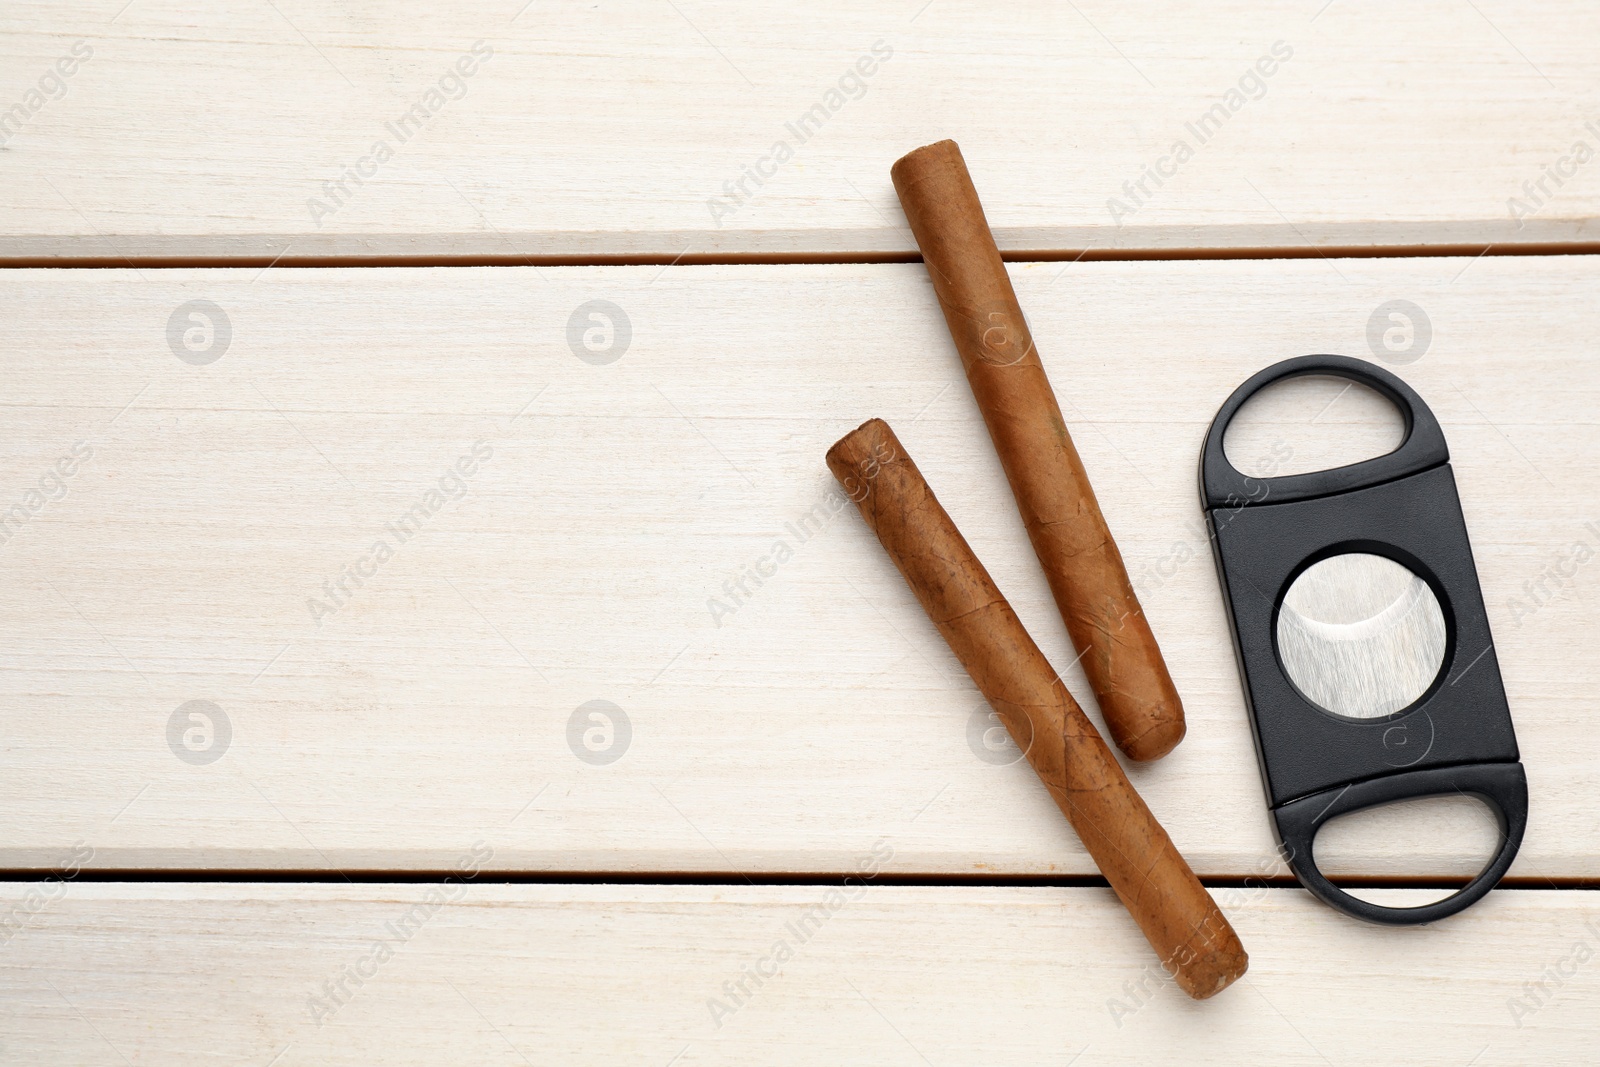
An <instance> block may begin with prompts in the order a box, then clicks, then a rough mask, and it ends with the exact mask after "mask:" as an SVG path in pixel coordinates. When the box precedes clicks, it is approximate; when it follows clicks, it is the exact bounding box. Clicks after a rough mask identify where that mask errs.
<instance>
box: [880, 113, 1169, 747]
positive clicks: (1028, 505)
mask: <svg viewBox="0 0 1600 1067" xmlns="http://www.w3.org/2000/svg"><path fill="white" fill-rule="evenodd" d="M891 173H892V175H893V177H894V187H895V190H896V191H897V192H898V193H899V194H900V203H901V204H902V205H903V206H904V207H905V212H906V219H907V221H909V222H910V223H911V232H912V233H913V234H914V235H915V236H916V238H917V244H918V246H919V247H921V249H922V258H923V260H924V261H926V263H927V264H928V276H929V277H930V278H932V279H933V291H934V292H935V293H936V294H937V295H938V297H939V305H940V306H941V307H943V308H944V317H945V321H946V322H947V323H949V325H950V335H951V336H952V337H954V338H955V342H956V348H957V350H958V351H960V353H961V362H962V365H963V366H965V367H966V371H967V380H968V381H969V382H971V383H972V392H973V394H974V395H975V396H976V397H977V398H978V407H979V408H980V409H982V411H983V420H984V422H986V423H987V424H988V426H989V436H990V437H991V438H992V439H993V440H994V446H995V449H996V451H998V452H999V453H1000V462H1001V464H1002V465H1003V466H1004V467H1005V470H1006V478H1007V479H1008V480H1009V481H1010V482H1011V491H1012V493H1013V494H1014V495H1015V496H1016V498H1017V506H1018V507H1019V508H1021V509H1022V521H1023V524H1024V525H1025V526H1026V527H1027V529H1028V536H1029V538H1031V539H1032V541H1033V550H1034V552H1035V553H1036V554H1037V555H1038V556H1039V562H1040V563H1041V564H1042V565H1043V566H1044V573H1045V577H1046V578H1047V579H1049V582H1050V591H1051V593H1052V594H1054V596H1055V600H1056V606H1057V607H1058V608H1060V609H1061V615H1062V617H1063V618H1064V619H1066V623H1067V632H1068V633H1070V634H1071V635H1072V643H1073V644H1074V645H1075V646H1077V649H1078V652H1079V654H1080V656H1081V657H1082V659H1083V670H1084V673H1085V674H1087V675H1088V676H1089V685H1090V686H1091V687H1092V688H1093V689H1094V695H1095V699H1097V700H1098V701H1099V702H1100V712H1101V714H1102V715H1104V716H1105V721H1106V725H1107V726H1108V727H1110V728H1111V739H1112V740H1113V741H1115V742H1116V743H1117V747H1118V748H1120V749H1122V751H1124V752H1126V753H1127V754H1128V756H1129V757H1130V758H1132V759H1136V760H1151V759H1156V758H1157V757H1160V756H1164V755H1166V754H1167V753H1168V752H1171V751H1172V749H1173V747H1174V746H1175V745H1177V743H1178V742H1179V741H1181V740H1183V731H1184V726H1183V704H1182V702H1180V701H1179V699H1178V691H1177V689H1176V688H1174V687H1173V684H1172V676H1171V675H1169V674H1168V673H1167V665H1166V663H1165V661H1163V660H1162V658H1161V649H1160V648H1158V647H1157V646H1156V639H1155V636H1154V635H1153V634H1151V632H1150V623H1149V622H1148V621H1147V620H1146V619H1145V616H1144V612H1143V610H1141V609H1140V607H1139V598H1138V597H1137V596H1135V595H1134V592H1133V586H1132V585H1131V584H1130V583H1129V582H1128V572H1127V571H1126V570H1125V569H1124V568H1123V565H1122V553H1120V552H1118V551H1117V543H1116V542H1115V541H1113V540H1112V539H1111V531H1110V530H1109V529H1108V528H1107V527H1106V520H1105V517H1104V516H1103V515H1101V514H1100V505H1099V504H1098V503H1097V502H1096V501H1095V497H1094V490H1093V489H1092V488H1090V486H1089V476H1088V475H1087V474H1085V473H1084V470H1083V462H1082V461H1081V460H1080V459H1079V458H1078V451H1077V449H1075V448H1073V447H1072V438H1071V437H1069V436H1068V435H1067V426H1066V423H1065V422H1063V421H1062V419H1061V408H1060V406H1059V405H1057V404H1056V395H1055V393H1054V392H1053V391H1052V390H1051V388H1050V382H1049V379H1047V378H1046V377H1045V373H1044V365H1043V364H1042V363H1040V362H1039V353H1038V352H1037V351H1036V350H1035V349H1034V347H1033V338H1032V337H1031V336H1030V335H1029V333H1028V324H1027V322H1026V321H1025V320H1024V319H1023V317H1022V309H1021V308H1020V307H1019V306H1018V305H1017V294H1016V293H1015V292H1014V291H1013V290H1012V288H1011V279H1010V278H1009V277H1008V276H1007V275H1006V268H1005V264H1004V263H1002V262H1001V260H1000V250H999V249H997V248H996V247H995V244H994V235H993V234H991V233H990V232H989V223H988V221H987V220H986V219H985V218H984V215H983V204H982V203H980V202H979V200H978V191H977V190H976V189H974V188H973V186H972V178H971V176H970V175H969V174H967V165H966V162H965V161H964V160H963V159H962V158H961V149H959V148H957V147H956V143H955V142H954V141H940V142H939V143H937V144H931V145H928V146H926V147H924V148H919V149H917V150H916V151H915V152H912V153H911V154H910V155H908V156H905V157H904V158H903V159H901V160H900V161H899V162H898V163H896V164H895V165H894V168H893V169H892V171H891Z"/></svg>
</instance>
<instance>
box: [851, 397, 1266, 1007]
mask: <svg viewBox="0 0 1600 1067" xmlns="http://www.w3.org/2000/svg"><path fill="white" fill-rule="evenodd" d="M828 467H829V469H830V470H832V471H833V475H834V477H835V478H837V479H838V480H839V484H840V485H841V486H843V487H844V490H845V492H846V493H847V494H848V495H849V497H850V499H851V500H853V501H855V503H856V506H857V507H858V508H860V509H861V515H862V517H863V518H864V519H866V520H867V525H868V526H870V527H871V528H872V531H873V532H874V533H875V534H877V535H878V540H879V541H881V542H882V543H883V547H884V549H885V550H886V551H887V552H888V553H889V558H890V559H892V560H894V564H895V566H896V567H898V568H900V573H901V574H902V575H904V576H905V579H906V582H907V584H909V585H910V586H911V589H912V591H913V592H914V593H916V595H917V599H918V600H919V601H921V602H922V607H923V609H924V610H925V611H926V612H927V613H928V618H930V619H932V620H933V623H934V625H935V626H937V627H938V628H939V632H940V633H941V634H943V635H944V639H945V641H946V642H948V643H949V645H950V650H951V651H952V652H954V653H955V654H956V658H957V659H959V660H960V661H961V665H962V666H963V667H965V668H966V669H967V673H968V674H969V675H971V676H972V680H973V682H975V683H976V684H977V686H978V689H979V690H981V691H982V693H983V695H984V697H985V698H986V699H987V700H988V701H989V704H990V706H991V707H993V708H994V710H995V711H996V712H998V713H999V715H1000V718H1001V720H1002V721H1003V722H1004V723H1005V725H1006V729H1007V730H1008V731H1010V733H1011V736H1012V738H1013V739H1014V740H1015V741H1016V743H1017V747H1019V748H1020V749H1022V751H1023V752H1024V753H1026V754H1027V757H1028V762H1029V763H1031V764H1032V765H1033V769H1034V770H1035V771H1037V772H1038V774H1039V777H1040V778H1041V779H1043V781H1044V784H1045V786H1046V788H1048V789H1049V790H1050V795H1051V796H1052V797H1053V798H1054V799H1055V802H1056V804H1057V806H1059V807H1060V808H1061V810H1062V812H1063V813H1065V815H1066V816H1067V819H1068V820H1069V821H1070V822H1071V823H1072V828H1073V829H1074V830H1076V831H1077V832H1078V837H1079V838H1080V839H1081V840H1082V841H1083V844H1084V847H1085V848H1087V849H1088V850H1089V855H1091V856H1093V857H1094V861H1095V863H1096V864H1098V865H1099V867H1100V871H1101V873H1103V874H1104V875H1105V876H1106V880H1107V881H1109V882H1110V883H1111V888H1112V889H1114V890H1116V893H1117V896H1118V897H1119V898H1121V900H1122V903H1123V904H1124V905H1126V906H1127V909H1128V911H1129V913H1131V914H1132V915H1133V918H1134V921H1135V922H1137V923H1138V924H1139V928H1140V929H1141V930H1143V931H1144V936H1145V937H1146V938H1148V939H1149V941H1150V945H1151V947H1152V948H1154V949H1155V950H1156V955H1157V956H1158V957H1160V959H1161V963H1162V965H1163V966H1164V967H1165V968H1166V969H1167V971H1168V972H1169V973H1171V974H1172V975H1173V977H1174V978H1176V979H1177V982H1178V984H1179V985H1180V986H1181V987H1182V988H1183V990H1184V992H1186V993H1188V994H1189V995H1190V996H1191V997H1194V998H1195V999H1197V1000H1203V999H1204V998H1206V997H1209V996H1211V995H1213V994H1215V993H1218V992H1221V991H1222V990H1223V989H1226V988H1227V987H1228V985H1229V983H1231V982H1232V981H1233V980H1234V979H1235V978H1238V977H1239V976H1240V975H1241V974H1243V973H1244V972H1245V967H1246V966H1247V965H1248V962H1249V959H1248V957H1247V956H1246V955H1245V951H1244V948H1243V946H1242V945H1240V944H1239V938H1238V935H1236V934H1235V933H1234V932H1233V927H1232V926H1230V925H1229V924H1228V920H1227V919H1226V918H1225V917H1224V916H1223V914H1222V911H1221V910H1220V909H1219V908H1218V907H1217V904H1216V901H1214V900H1212V899H1211V894H1210V893H1208V892H1207V891H1206V888H1205V887H1204V886H1202V885H1201V884H1200V880H1199V879H1198V878H1196V877H1195V875H1194V872H1193V871H1191V870H1190V869H1189V865H1188V864H1187V863H1186V862H1184V859H1183V857H1182V856H1181V855H1179V854H1178V850H1177V849H1176V848H1175V847H1173V844H1172V839H1171V838H1169V837H1168V836H1167V832H1166V831H1165V830H1164V829H1162V828H1161V824H1160V823H1158V822H1157V821H1156V817H1155V816H1154V815H1152V814H1151V813H1150V809H1149V808H1147V807H1146V806H1145V803H1144V800H1143V799H1141V798H1140V796H1139V794H1138V793H1137V792H1135V791H1134V788H1133V785H1132V784H1131V783H1130V782H1129V781H1128V777H1127V775H1125V774H1124V773H1123V772H1122V766H1121V765H1120V764H1119V763H1117V759H1116V757H1115V756H1113V755H1112V754H1111V750H1110V749H1109V748H1107V747H1106V743H1105V742H1104V741H1103V740H1101V738H1100V734H1099V733H1098V732H1097V731H1096V730H1095V728H1094V726H1093V725H1092V724H1091V723H1090V722H1089V720H1088V719H1087V718H1086V717H1085V716H1084V714H1083V710H1082V709H1081V708H1079V707H1078V703H1077V701H1075V700H1073V699H1072V694H1071V693H1069V692H1067V688H1066V686H1064V685H1062V684H1061V679H1060V678H1059V677H1058V676H1057V675H1056V672H1055V671H1054V670H1052V669H1051V668H1050V664H1049V663H1048V662H1047V661H1046V660H1045V658H1044V653H1042V652H1040V651H1039V646H1038V645H1036V644H1034V643H1033V639H1032V638H1031V637H1029V636H1028V632H1027V630H1025V629H1023V626H1022V623H1021V621H1020V620H1019V619H1018V618H1017V615H1016V612H1014V611H1012V610H1011V605H1010V604H1009V603H1007V602H1006V599H1005V597H1003V596H1001V595H1000V590H999V589H997V588H996V587H995V584H994V581H993V580H992V579H991V578H990V577H989V572H988V571H987V570H985V569H984V567H983V564H982V563H980V562H979V561H978V557H977V556H975V555H974V554H973V552H972V548H971V547H970V546H969V545H968V544H967V541H966V538H964V537H962V536H961V531H959V530H957V529H956V526H955V523H954V522H952V521H951V520H950V516H949V515H948V514H946V513H945V510H944V508H943V507H941V506H940V504H939V501H938V500H937V499H936V498H935V497H934V495H933V490H932V489H930V488H929V487H928V483H927V482H926V481H924V480H923V478H922V473H921V472H920V471H918V470H917V465H916V464H915V463H913V462H912V461H911V457H910V456H909V455H907V454H906V451H905V449H904V447H902V446H901V444H900V441H899V439H898V438H896V437H895V435H894V431H892V430H890V429H889V426H888V424H887V423H885V422H883V421H882V420H881V419H873V420H871V421H870V422H866V423H863V424H862V425H861V427H860V428H859V429H857V430H855V431H854V432H853V433H850V434H848V435H846V436H845V437H844V438H842V439H841V440H840V441H839V442H838V443H837V444H835V445H834V446H833V447H832V448H831V449H829V450H828Z"/></svg>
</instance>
